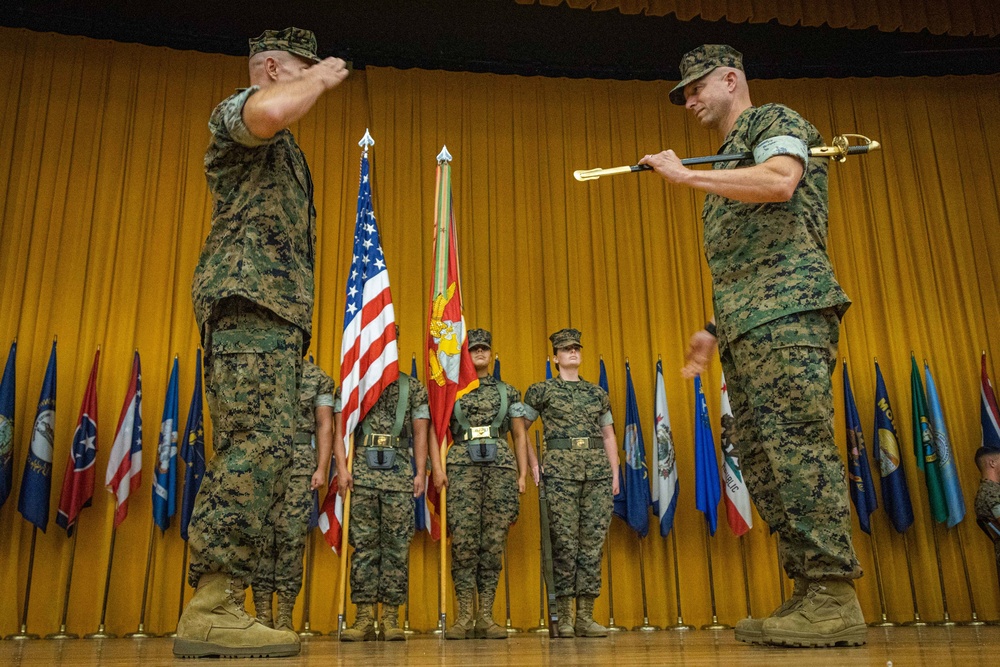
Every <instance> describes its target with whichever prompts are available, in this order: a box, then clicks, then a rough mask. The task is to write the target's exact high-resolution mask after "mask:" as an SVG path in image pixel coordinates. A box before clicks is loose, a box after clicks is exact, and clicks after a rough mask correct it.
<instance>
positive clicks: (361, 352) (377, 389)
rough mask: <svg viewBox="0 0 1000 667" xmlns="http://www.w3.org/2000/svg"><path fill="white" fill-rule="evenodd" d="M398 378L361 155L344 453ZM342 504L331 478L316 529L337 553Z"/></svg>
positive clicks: (345, 354) (348, 311)
mask: <svg viewBox="0 0 1000 667" xmlns="http://www.w3.org/2000/svg"><path fill="white" fill-rule="evenodd" d="M398 377H399V364H398V352H397V349H396V317H395V313H394V312H393V309H392V294H391V292H390V291H389V272H388V271H387V270H386V266H385V256H384V254H383V253H382V242H381V240H380V239H379V234H378V226H377V224H376V222H375V212H374V211H373V210H372V189H371V183H370V181H369V177H368V155H367V152H366V153H365V154H364V155H362V157H361V184H360V187H359V188H358V215H357V219H356V220H355V223H354V254H353V256H352V258H351V271H350V274H349V275H348V277H347V304H346V307H345V309H344V337H343V342H342V343H341V346H340V387H341V389H340V391H341V406H342V411H341V416H342V418H343V433H342V434H340V435H341V437H343V438H344V449H345V450H346V451H347V456H348V458H350V457H351V455H352V452H351V449H350V445H351V441H350V438H351V434H352V433H353V432H354V429H355V428H356V427H357V425H358V423H360V421H361V420H362V419H364V417H365V415H367V414H368V410H370V409H371V407H372V406H373V405H375V402H376V401H377V400H378V398H379V396H381V395H382V390H383V389H385V388H386V387H387V386H389V385H390V384H392V383H393V382H395V381H396V379H397V378H398ZM343 516H344V508H343V502H342V500H341V498H340V497H339V496H338V495H337V481H336V478H334V480H333V481H332V482H331V484H330V488H329V490H328V491H327V494H326V499H325V500H324V501H323V508H322V510H321V512H320V517H319V526H320V529H321V530H322V531H323V536H324V537H325V538H326V541H327V543H328V544H329V545H330V546H331V547H333V549H334V551H337V552H338V553H339V551H340V542H341V540H340V538H341V522H342V520H343Z"/></svg>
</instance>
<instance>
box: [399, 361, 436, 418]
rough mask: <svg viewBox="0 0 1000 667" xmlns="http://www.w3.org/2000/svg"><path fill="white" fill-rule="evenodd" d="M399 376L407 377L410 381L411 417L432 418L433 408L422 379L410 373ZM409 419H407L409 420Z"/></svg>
mask: <svg viewBox="0 0 1000 667" xmlns="http://www.w3.org/2000/svg"><path fill="white" fill-rule="evenodd" d="M399 377H401V378H402V377H405V378H406V379H407V380H408V381H409V383H410V414H409V419H430V418H431V408H430V404H429V400H430V399H429V398H428V396H427V389H425V388H424V385H422V384H420V380H417V379H416V378H413V377H410V376H409V375H403V374H402V373H400V374H399ZM409 419H408V420H407V421H408V422H409Z"/></svg>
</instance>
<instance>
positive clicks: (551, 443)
mask: <svg viewBox="0 0 1000 667" xmlns="http://www.w3.org/2000/svg"><path fill="white" fill-rule="evenodd" d="M545 447H546V448H547V449H603V448H604V438H595V437H590V438H552V439H551V440H546V441H545Z"/></svg>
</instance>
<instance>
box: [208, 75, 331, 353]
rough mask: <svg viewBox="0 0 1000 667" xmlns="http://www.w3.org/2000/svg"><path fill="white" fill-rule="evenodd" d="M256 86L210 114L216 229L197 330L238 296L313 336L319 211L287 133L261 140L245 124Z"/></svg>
mask: <svg viewBox="0 0 1000 667" xmlns="http://www.w3.org/2000/svg"><path fill="white" fill-rule="evenodd" d="M257 90H258V88H257V87H256V86H254V87H251V88H246V89H244V90H240V91H238V92H237V93H236V94H234V95H232V96H231V97H229V98H227V99H226V100H224V101H223V102H222V103H220V104H219V106H217V107H216V108H215V111H213V112H212V117H211V119H210V120H209V122H208V127H209V130H210V131H211V133H212V140H211V142H210V143H209V146H208V151H207V152H206V153H205V178H206V179H207V180H208V188H209V191H210V192H211V193H212V228H211V230H210V231H209V233H208V238H207V239H206V241H205V246H204V248H203V249H202V251H201V258H200V259H199V260H198V266H197V268H196V269H195V273H194V282H193V284H192V286H191V295H192V297H193V298H194V312H195V317H196V318H197V320H198V327H199V330H200V331H204V326H205V322H206V321H208V320H209V318H211V317H212V311H213V309H214V307H215V305H216V304H217V303H218V302H219V301H221V300H222V299H224V298H226V297H231V296H240V297H244V298H246V299H248V300H250V301H253V302H254V303H257V304H260V305H261V306H263V307H265V308H267V309H268V310H270V311H272V312H274V313H275V314H277V315H279V316H280V317H282V318H284V319H286V320H288V321H289V322H291V323H292V324H294V325H296V326H297V327H299V328H300V329H302V331H303V333H304V337H303V345H304V346H305V347H308V346H309V339H310V336H311V332H312V308H313V261H314V258H313V253H314V247H315V244H316V239H315V235H316V229H315V221H316V208H315V207H314V206H313V183H312V177H311V175H310V173H309V166H308V165H307V164H306V158H305V155H303V154H302V150H301V149H300V148H299V146H298V144H297V143H295V138H294V137H293V136H292V133H291V132H289V131H288V130H282V131H280V132H278V133H277V134H276V135H274V136H273V137H272V138H270V139H259V138H258V137H255V136H254V135H253V134H251V133H250V130H249V129H247V127H246V125H245V124H244V123H243V116H242V114H243V105H244V104H245V103H246V101H247V99H248V98H249V97H250V96H251V95H253V94H254V93H255V92H256V91H257Z"/></svg>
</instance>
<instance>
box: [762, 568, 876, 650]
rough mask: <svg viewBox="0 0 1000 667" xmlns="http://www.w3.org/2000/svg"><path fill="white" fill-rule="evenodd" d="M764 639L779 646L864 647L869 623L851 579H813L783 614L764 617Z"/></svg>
mask: <svg viewBox="0 0 1000 667" xmlns="http://www.w3.org/2000/svg"><path fill="white" fill-rule="evenodd" d="M761 634H762V635H763V639H764V642H765V643H767V644H773V645H777V646H801V647H806V648H813V647H824V646H861V645H863V644H864V643H865V640H866V638H867V636H868V626H867V625H865V617H864V614H863V613H862V611H861V605H860V604H859V603H858V596H857V594H856V593H855V592H854V582H853V581H851V580H850V579H822V580H820V581H812V582H810V583H809V586H808V588H807V590H806V594H805V597H803V598H802V601H801V602H799V604H798V605H796V606H795V607H793V608H792V610H791V611H789V612H788V613H787V614H785V615H784V616H775V617H772V618H768V619H765V620H764V624H763V627H762V628H761Z"/></svg>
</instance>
